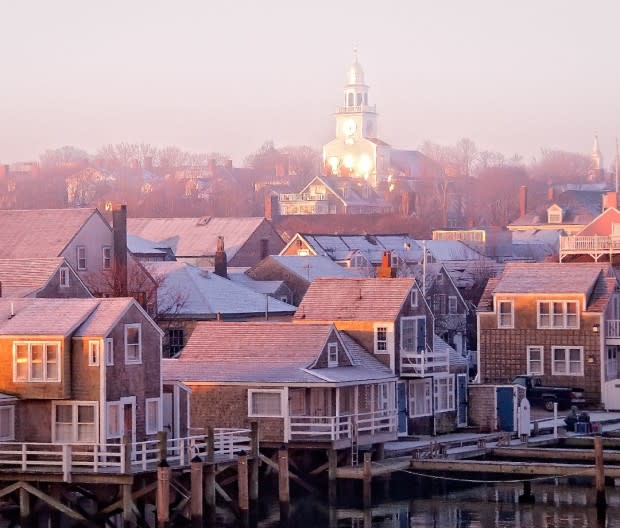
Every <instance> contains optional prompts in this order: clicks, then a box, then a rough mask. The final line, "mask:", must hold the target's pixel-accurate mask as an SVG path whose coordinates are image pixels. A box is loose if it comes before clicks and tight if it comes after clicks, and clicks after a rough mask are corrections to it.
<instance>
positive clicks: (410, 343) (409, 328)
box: [400, 319, 417, 352]
mask: <svg viewBox="0 0 620 528" xmlns="http://www.w3.org/2000/svg"><path fill="white" fill-rule="evenodd" d="M416 324H417V323H416V320H415V319H401V325H402V326H401V328H402V333H401V336H402V338H401V343H400V346H401V348H402V349H403V350H404V351H405V352H415V351H416V349H417V348H416V344H417V343H416Z"/></svg>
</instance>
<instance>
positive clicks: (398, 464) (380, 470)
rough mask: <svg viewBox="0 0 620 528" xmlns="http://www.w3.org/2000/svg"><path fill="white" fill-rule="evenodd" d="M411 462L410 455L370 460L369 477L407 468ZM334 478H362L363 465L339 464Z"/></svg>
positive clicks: (363, 476) (363, 475)
mask: <svg viewBox="0 0 620 528" xmlns="http://www.w3.org/2000/svg"><path fill="white" fill-rule="evenodd" d="M410 464H411V457H408V456H406V457H396V458H388V459H386V460H381V461H380V462H372V463H371V464H370V477H371V478H372V477H380V476H383V475H389V474H391V473H394V472H395V471H400V470H403V469H408V468H409V466H410ZM336 478H343V479H360V480H361V479H364V478H366V476H365V474H364V465H363V464H359V465H357V466H340V467H338V468H337V469H336Z"/></svg>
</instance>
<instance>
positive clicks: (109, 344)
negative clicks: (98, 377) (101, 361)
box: [103, 337, 114, 367]
mask: <svg viewBox="0 0 620 528" xmlns="http://www.w3.org/2000/svg"><path fill="white" fill-rule="evenodd" d="M103 350H104V353H105V364H106V366H107V367H112V366H113V365H114V339H112V338H111V337H106V338H105V340H104V345H103Z"/></svg>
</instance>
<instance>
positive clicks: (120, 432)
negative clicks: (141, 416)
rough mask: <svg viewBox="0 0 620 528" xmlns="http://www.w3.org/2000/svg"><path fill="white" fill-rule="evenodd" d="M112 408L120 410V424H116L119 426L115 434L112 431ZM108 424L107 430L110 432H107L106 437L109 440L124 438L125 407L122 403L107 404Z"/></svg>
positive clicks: (118, 414) (118, 413)
mask: <svg viewBox="0 0 620 528" xmlns="http://www.w3.org/2000/svg"><path fill="white" fill-rule="evenodd" d="M112 407H117V408H118V412H117V415H116V416H117V417H118V423H117V424H116V425H117V426H118V432H116V433H113V432H111V431H110V424H111V422H110V408H112ZM106 418H107V419H106V424H107V428H108V430H107V431H106V436H107V438H108V439H112V438H122V437H123V405H122V404H121V402H107V403H106Z"/></svg>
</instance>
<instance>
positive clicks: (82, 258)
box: [76, 246, 86, 271]
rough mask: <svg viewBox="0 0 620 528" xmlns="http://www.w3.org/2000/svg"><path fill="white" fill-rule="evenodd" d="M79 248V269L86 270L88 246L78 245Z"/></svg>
mask: <svg viewBox="0 0 620 528" xmlns="http://www.w3.org/2000/svg"><path fill="white" fill-rule="evenodd" d="M76 250H77V269H78V270H80V271H81V270H85V269H86V246H78V247H77V248H76Z"/></svg>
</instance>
